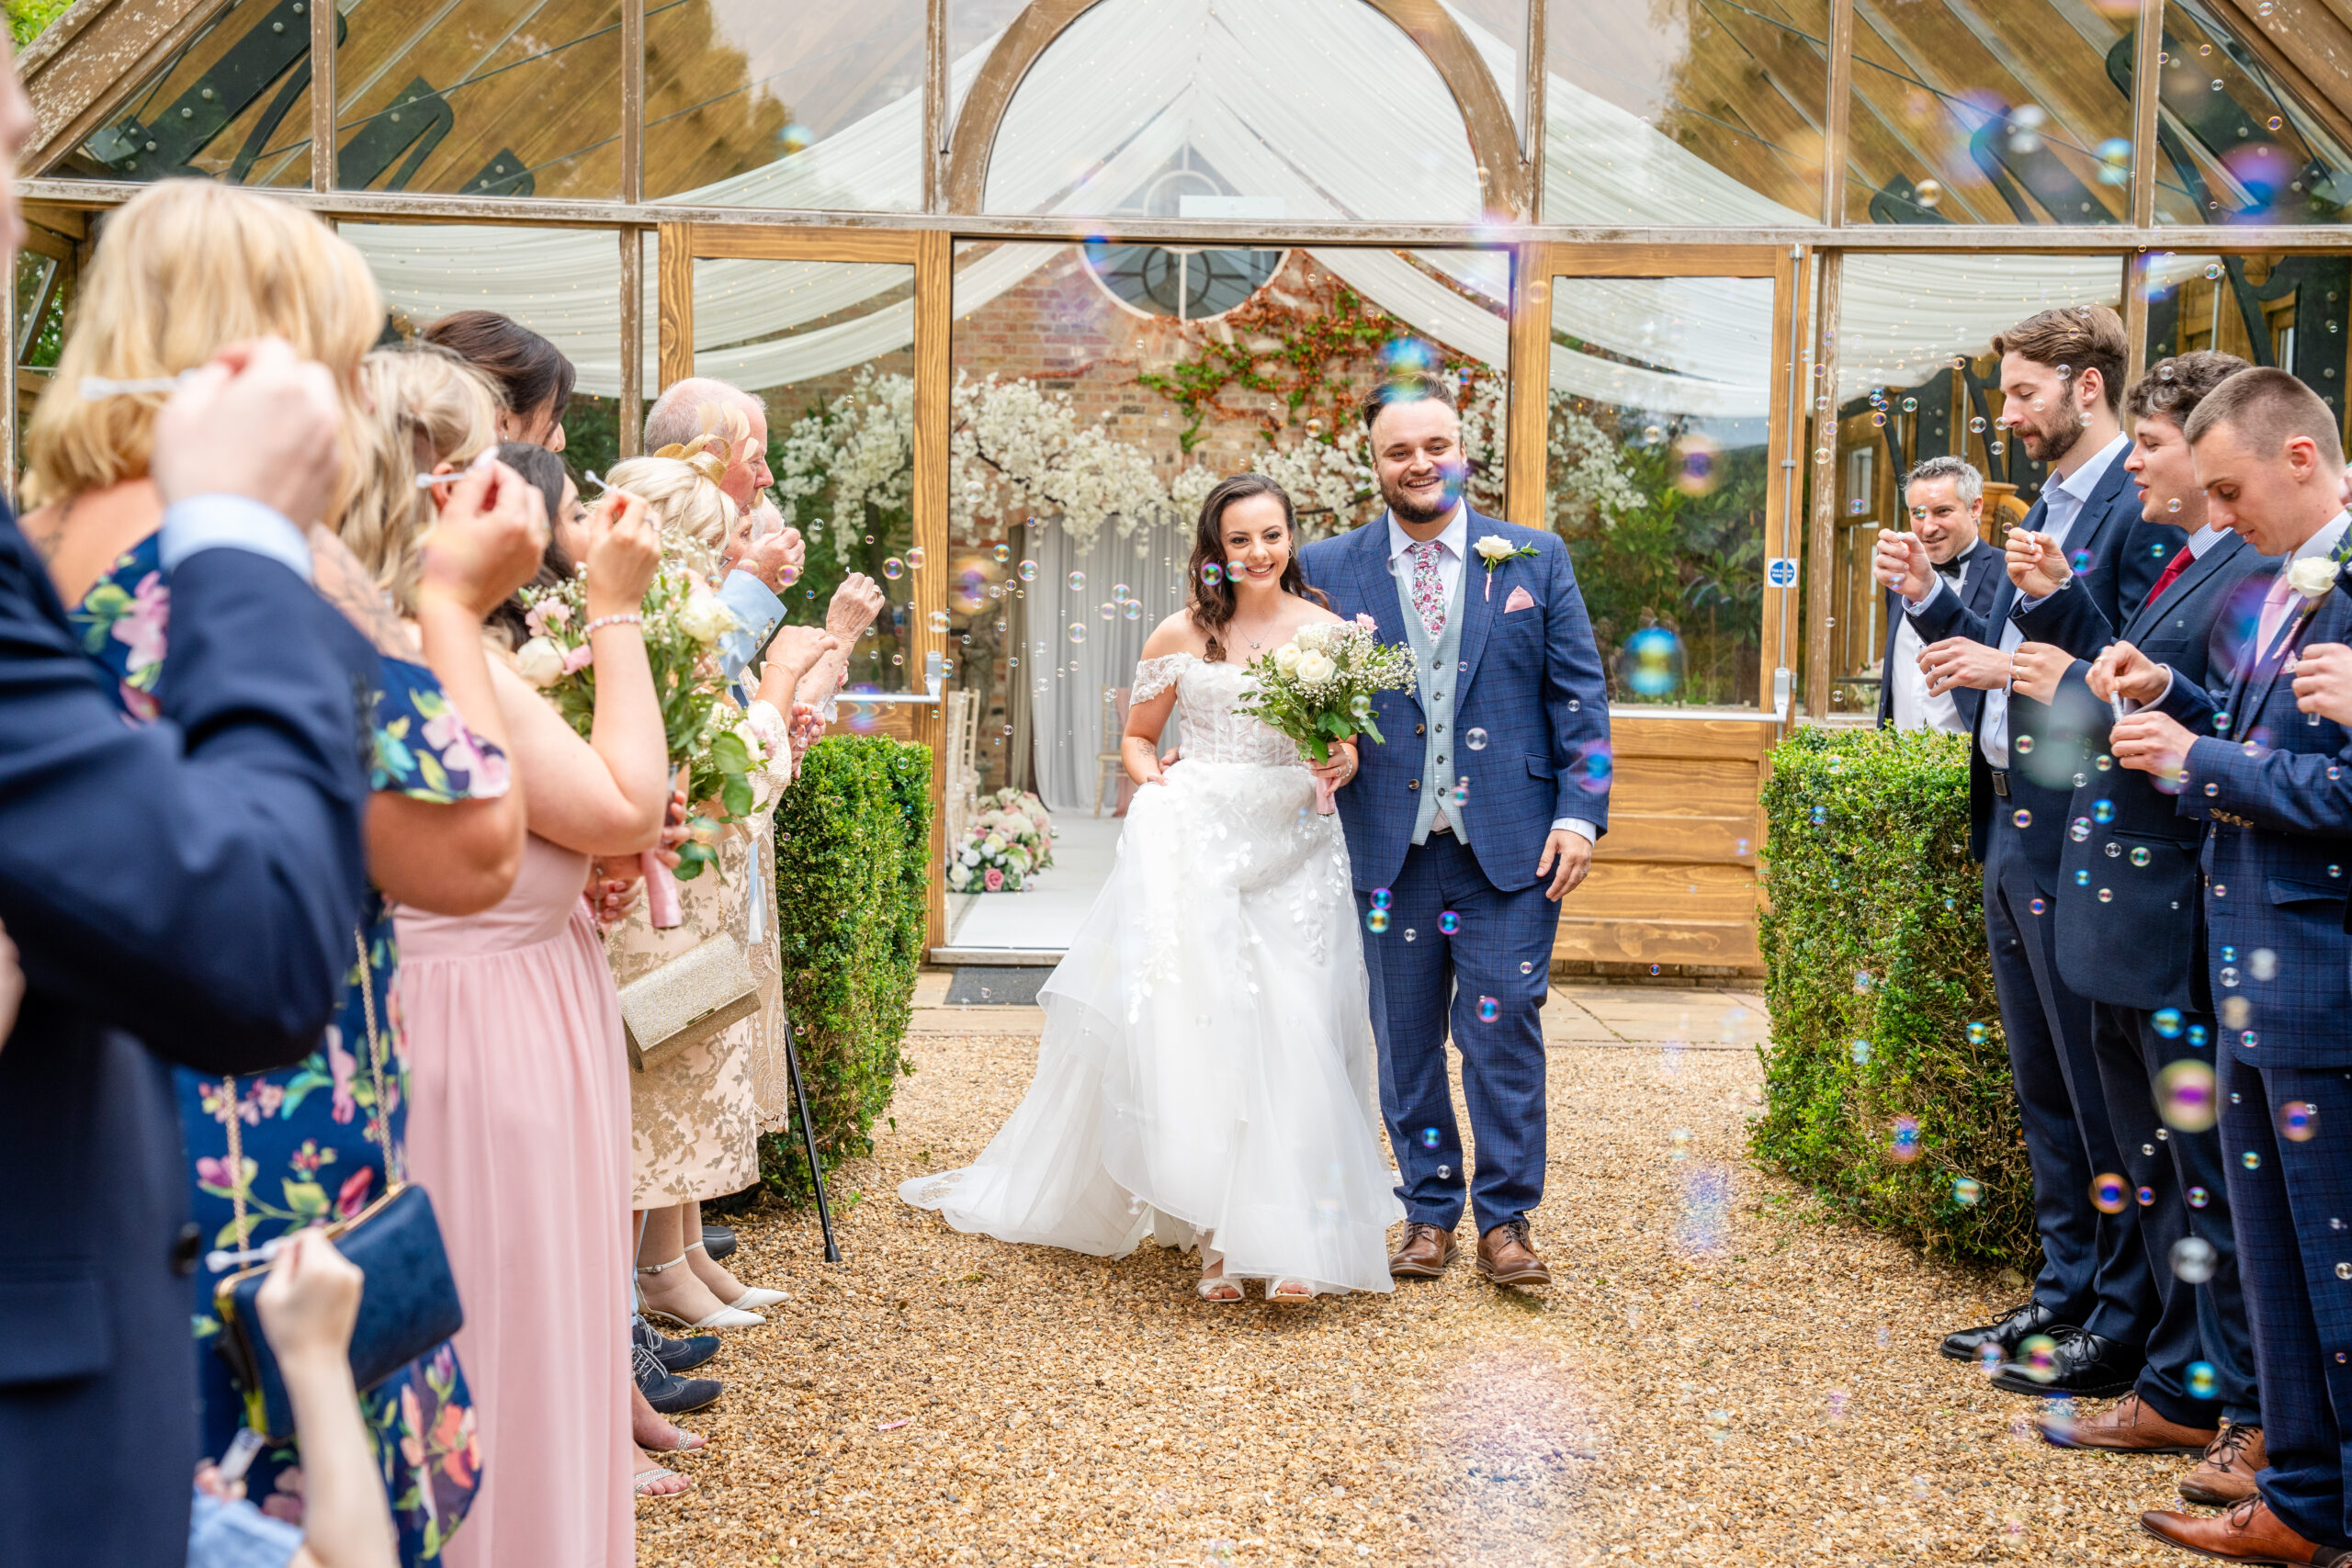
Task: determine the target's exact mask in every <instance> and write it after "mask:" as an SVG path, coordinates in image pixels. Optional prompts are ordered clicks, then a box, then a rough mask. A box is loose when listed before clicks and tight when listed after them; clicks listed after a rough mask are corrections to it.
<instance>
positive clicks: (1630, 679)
mask: <svg viewBox="0 0 2352 1568" xmlns="http://www.w3.org/2000/svg"><path fill="white" fill-rule="evenodd" d="M1618 664H1619V668H1620V672H1621V673H1622V674H1623V677H1624V682H1625V684H1626V686H1627V687H1628V688H1629V689H1631V690H1632V691H1633V692H1634V693H1635V694H1637V695H1640V696H1645V697H1663V696H1666V695H1667V694H1669V693H1671V692H1673V691H1674V690H1675V688H1676V687H1678V686H1679V685H1681V684H1682V639H1681V638H1679V637H1676V636H1675V635H1674V633H1673V632H1671V631H1669V630H1668V628H1666V627H1665V626H1644V627H1643V628H1642V629H1641V630H1639V631H1637V632H1635V633H1634V635H1633V636H1632V637H1627V638H1626V639H1625V647H1624V651H1623V653H1622V654H1621V655H1620V656H1619V659H1618Z"/></svg>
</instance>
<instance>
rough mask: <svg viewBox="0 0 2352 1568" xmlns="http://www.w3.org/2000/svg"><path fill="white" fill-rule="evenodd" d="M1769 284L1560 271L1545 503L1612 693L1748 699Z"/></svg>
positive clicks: (1754, 652)
mask: <svg viewBox="0 0 2352 1568" xmlns="http://www.w3.org/2000/svg"><path fill="white" fill-rule="evenodd" d="M1771 349H1772V280H1771V279H1770V278H1769V277H1557V278H1555V279H1554V280H1553V283H1552V364H1551V388H1550V390H1549V393H1548V401H1549V404H1550V417H1549V420H1548V430H1549V436H1550V462H1549V463H1548V465H1547V476H1548V477H1547V482H1546V504H1547V506H1548V509H1549V513H1550V522H1551V525H1552V527H1553V528H1554V529H1555V530H1556V531H1557V532H1558V533H1559V534H1560V536H1562V537H1563V538H1565V539H1566V540H1567V541H1568V548H1569V550H1570V553H1571V554H1572V555H1573V557H1574V558H1575V561H1576V569H1577V586H1578V587H1579V588H1580V589H1582V590H1583V592H1584V602H1585V608H1586V610H1587V611H1588V612H1589V614H1590V615H1591V616H1592V626H1593V634H1594V637H1595V638H1596V640H1597V641H1598V642H1599V644H1600V655H1601V659H1602V661H1603V662H1604V663H1605V664H1606V665H1607V666H1608V670H1609V695H1610V699H1611V701H1612V702H1619V703H1657V704H1671V705H1698V706H1706V707H1737V708H1751V707H1754V706H1755V705H1756V703H1757V696H1758V669H1759V666H1760V663H1761V660H1762V654H1761V651H1760V649H1761V641H1762V634H1763V624H1764V504H1765V492H1766V488H1767V485H1768V484H1769V482H1770V477H1771V476H1770V465H1769V463H1768V461H1767V452H1768V448H1769V446H1770V423H1771V404H1772V364H1771V358H1772V355H1771Z"/></svg>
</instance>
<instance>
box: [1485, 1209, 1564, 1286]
mask: <svg viewBox="0 0 2352 1568" xmlns="http://www.w3.org/2000/svg"><path fill="white" fill-rule="evenodd" d="M1478 1272H1479V1273H1481V1274H1484V1275H1485V1276H1486V1277H1487V1279H1489V1280H1493V1281H1494V1282H1495V1283H1496V1284H1498V1285H1548V1284H1550V1283H1551V1282H1552V1270H1550V1269H1546V1268H1545V1267H1544V1260H1543V1259H1542V1258H1538V1257H1536V1256H1535V1247H1534V1246H1533V1244H1532V1243H1531V1242H1529V1240H1528V1239H1527V1221H1526V1219H1525V1218H1524V1217H1521V1218H1520V1219H1516V1220H1505V1221H1504V1222H1503V1223H1502V1224H1498V1225H1497V1226H1496V1227H1495V1228H1494V1229H1492V1230H1490V1231H1488V1232H1487V1234H1486V1235H1482V1236H1480V1237H1479V1238H1478Z"/></svg>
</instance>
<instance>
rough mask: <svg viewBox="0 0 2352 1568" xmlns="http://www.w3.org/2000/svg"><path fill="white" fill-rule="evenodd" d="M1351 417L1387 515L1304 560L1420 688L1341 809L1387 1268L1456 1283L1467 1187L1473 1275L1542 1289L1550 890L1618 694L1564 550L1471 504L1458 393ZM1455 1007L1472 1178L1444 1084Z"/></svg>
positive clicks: (1602, 780) (1374, 404)
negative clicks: (1387, 1194) (1398, 1234)
mask: <svg viewBox="0 0 2352 1568" xmlns="http://www.w3.org/2000/svg"><path fill="white" fill-rule="evenodd" d="M1363 421H1364V424H1365V427H1366V429H1367V430H1368V431H1369V432H1370V433H1371V436H1372V447H1373V460H1374V468H1375V470H1376V472H1377V474H1378V477H1379V481H1380V493H1381V496H1382V499H1384V500H1385V501H1386V502H1387V503H1388V511H1387V513H1386V515H1385V516H1383V517H1382V518H1380V519H1379V520H1378V521H1376V522H1374V523H1372V524H1370V525H1366V526H1364V527H1362V528H1358V529H1355V530H1354V531H1353V532H1351V533H1348V534H1343V535H1340V536H1339V537H1337V538H1331V539H1322V540H1318V541H1317V542H1316V543H1314V544H1311V545H1309V546H1307V547H1306V549H1305V550H1304V551H1302V552H1301V553H1300V558H1299V560H1300V565H1301V567H1302V568H1303V569H1304V570H1305V571H1306V577H1307V580H1308V581H1310V582H1312V583H1313V584H1314V585H1315V586H1316V587H1317V588H1319V589H1321V590H1322V591H1323V592H1326V593H1328V594H1329V595H1330V599H1331V605H1332V608H1334V609H1335V610H1337V611H1339V613H1340V614H1341V615H1350V616H1352V615H1370V616H1371V617H1372V618H1373V620H1374V623H1375V624H1376V625H1377V626H1378V627H1379V629H1380V635H1381V638H1382V640H1383V641H1385V642H1393V643H1402V644H1408V645H1409V646H1410V647H1411V648H1412V650H1413V655H1414V662H1415V665H1416V667H1417V669H1418V671H1419V680H1418V683H1417V685H1416V687H1415V689H1414V690H1413V691H1412V692H1410V693H1403V692H1388V693H1385V694H1382V696H1381V698H1380V701H1379V704H1378V706H1377V712H1376V720H1377V723H1378V724H1379V727H1380V732H1381V733H1382V734H1383V735H1385V736H1386V737H1387V738H1388V743H1387V744H1386V745H1385V746H1367V747H1364V748H1363V763H1362V768H1363V772H1362V774H1361V776H1359V777H1357V778H1356V779H1355V780H1353V781H1352V782H1351V783H1350V784H1348V786H1347V787H1346V788H1344V789H1342V790H1341V791H1340V802H1339V806H1340V823H1341V826H1342V827H1343V829H1345V831H1346V834H1347V840H1348V858H1349V861H1350V862H1351V865H1352V867H1353V874H1354V879H1355V887H1356V897H1357V900H1358V902H1359V904H1360V906H1361V907H1362V909H1363V913H1364V915H1365V916H1366V917H1367V921H1366V929H1365V936H1364V963H1365V966H1366V967H1367V968H1368V969H1369V970H1370V971H1371V976H1372V1023H1373V1033H1374V1038H1375V1039H1376V1040H1377V1042H1378V1043H1379V1047H1380V1098H1381V1109H1382V1111H1384V1112H1385V1115H1386V1117H1387V1121H1388V1136H1389V1142H1390V1143H1391V1145H1393V1146H1394V1147H1395V1149H1396V1153H1397V1165H1398V1168H1399V1169H1400V1172H1401V1175H1402V1178H1403V1182H1402V1185H1400V1186H1399V1187H1398V1188H1397V1196H1398V1197H1399V1198H1401V1199H1403V1200H1404V1201H1405V1206H1406V1221H1407V1224H1406V1226H1405V1238H1404V1244H1403V1246H1402V1247H1400V1248H1399V1249H1398V1251H1397V1254H1396V1256H1395V1257H1394V1258H1391V1259H1390V1261H1389V1272H1390V1273H1391V1274H1393V1275H1395V1276H1397V1277H1398V1278H1400V1279H1413V1278H1424V1279H1426V1278H1433V1277H1435V1276H1436V1275H1439V1274H1442V1273H1443V1272H1444V1271H1445V1269H1447V1267H1448V1266H1449V1265H1451V1264H1452V1263H1453V1259H1454V1256H1455V1247H1454V1241H1453V1233H1454V1227H1455V1226H1456V1225H1457V1224H1459V1223H1460V1221H1461V1218H1462V1207H1463V1198H1464V1189H1465V1187H1466V1188H1467V1189H1468V1193H1469V1199H1470V1203H1471V1207H1472V1209H1473V1210H1474V1212H1475V1214H1476V1222H1477V1227H1478V1270H1479V1272H1480V1273H1482V1274H1484V1275H1486V1276H1487V1278H1488V1279H1490V1280H1494V1281H1495V1282H1496V1283H1497V1284H1502V1285H1533V1284H1545V1283H1548V1282H1549V1281H1550V1279H1551V1275H1550V1273H1549V1272H1548V1271H1547V1270H1546V1269H1545V1267H1544V1260H1543V1259H1542V1258H1541V1257H1539V1256H1538V1255H1537V1253H1536V1251H1535V1249H1534V1247H1533V1244H1532V1240H1531V1239H1530V1237H1529V1235H1528V1222H1527V1215H1528V1213H1529V1211H1531V1210H1532V1209H1533V1208H1534V1207H1535V1206H1536V1204H1537V1203H1538V1202H1540V1201H1542V1200H1543V1196H1544V1029H1543V1021H1542V1010H1543V1006H1544V994H1545V992H1546V990H1547V989H1548V988H1549V986H1550V979H1551V963H1552V943H1553V940H1554V938H1555V936H1556V935H1557V933H1558V931H1559V924H1560V899H1561V898H1562V897H1565V896H1566V894H1567V893H1568V892H1569V891H1570V890H1571V889H1573V888H1574V887H1575V886H1577V883H1579V882H1581V881H1583V880H1584V875H1585V871H1586V869H1587V867H1588V866H1589V864H1590V863H1591V858H1592V845H1593V841H1594V840H1596V839H1598V838H1599V837H1600V834H1601V833H1602V832H1603V831H1604V830H1606V829H1607V827H1608V822H1609V784H1610V773H1611V763H1610V752H1609V693H1608V687H1607V685H1606V683H1605V682H1604V680H1603V677H1602V674H1601V666H1600V651H1599V650H1598V649H1596V648H1595V647H1594V646H1593V640H1592V626H1591V623H1590V622H1589V621H1588V620H1587V619H1586V618H1585V610H1584V600H1583V598H1582V596H1581V595H1580V594H1578V593H1577V581H1576V572H1575V570H1574V569H1573V568H1572V567H1570V565H1569V564H1568V552H1567V548H1566V546H1565V545H1563V544H1562V543H1561V542H1560V540H1559V538H1558V537H1557V536H1555V535H1552V534H1548V533H1544V532H1540V531H1538V530H1536V529H1532V528H1520V527H1514V526H1513V525H1510V524H1509V523H1503V522H1499V521H1497V520H1496V519H1494V518H1490V517H1479V516H1476V515H1475V514H1474V513H1471V511H1470V509H1469V506H1468V505H1467V503H1465V502H1464V501H1463V499H1462V486H1463V481H1464V479H1465V478H1466V477H1467V474H1468V465H1467V462H1466V460H1465V459H1464V456H1463V452H1462V421H1461V419H1460V417H1459V415H1458V414H1457V413H1456V412H1455V409H1454V398H1453V386H1452V384H1451V383H1449V382H1447V381H1445V380H1443V379H1441V378H1438V377H1435V376H1430V375H1427V374H1419V375H1413V376H1407V377H1402V378H1396V379H1392V380H1389V381H1386V382H1385V383H1384V384H1383V385H1381V386H1380V387H1379V388H1377V389H1374V391H1373V392H1372V394H1371V395H1370V396H1369V397H1367V398H1366V399H1365V400H1364V403H1363ZM1375 911H1378V912H1379V914H1380V915H1381V916H1382V917H1383V918H1380V919H1371V918H1370V917H1372V916H1373V915H1374V912H1375ZM1449 915H1450V916H1451V917H1452V919H1448V916H1449ZM1449 1015H1450V1023H1451V1029H1452V1033H1453V1046H1454V1049H1455V1050H1456V1051H1457V1052H1459V1053H1460V1054H1461V1056H1462V1089H1463V1097H1464V1100H1466V1101H1467V1102H1468V1105H1469V1109H1470V1126H1471V1131H1472V1132H1473V1133H1475V1134H1476V1136H1477V1142H1478V1168H1477V1173H1476V1179H1475V1181H1473V1180H1472V1179H1471V1176H1470V1172H1469V1171H1468V1170H1466V1169H1465V1168H1464V1161H1463V1154H1462V1138H1461V1134H1460V1131H1459V1129H1458V1128H1457V1126H1456V1125H1455V1122H1454V1119H1453V1094H1452V1091H1451V1089H1449V1087H1448V1084H1447V1074H1446V1061H1445V1042H1446V1036H1447V1032H1448V1027H1449Z"/></svg>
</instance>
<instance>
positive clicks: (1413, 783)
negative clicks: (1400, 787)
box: [1405, 779, 1421, 790]
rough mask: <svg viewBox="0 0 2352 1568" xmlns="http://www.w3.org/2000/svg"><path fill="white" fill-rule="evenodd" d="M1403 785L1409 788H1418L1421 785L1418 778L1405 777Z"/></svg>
mask: <svg viewBox="0 0 2352 1568" xmlns="http://www.w3.org/2000/svg"><path fill="white" fill-rule="evenodd" d="M1405 787H1406V788H1407V789H1410V790H1418V789H1419V788H1420V787H1421V781H1420V780H1419V779H1407V780H1406V781H1405Z"/></svg>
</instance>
